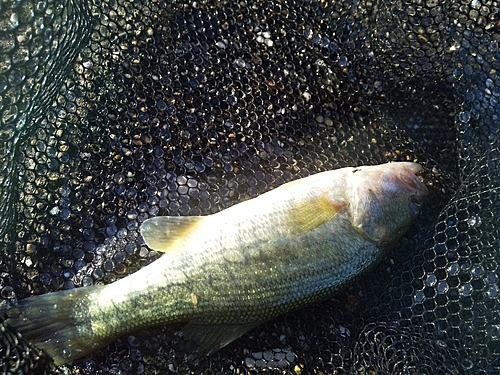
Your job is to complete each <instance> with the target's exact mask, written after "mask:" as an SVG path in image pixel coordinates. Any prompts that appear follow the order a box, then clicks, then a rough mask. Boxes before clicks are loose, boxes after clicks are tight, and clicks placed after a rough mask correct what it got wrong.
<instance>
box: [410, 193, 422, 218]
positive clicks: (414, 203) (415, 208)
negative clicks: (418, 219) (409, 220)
mask: <svg viewBox="0 0 500 375" xmlns="http://www.w3.org/2000/svg"><path fill="white" fill-rule="evenodd" d="M421 204H422V202H420V200H419V199H418V198H417V197H416V196H411V197H410V210H411V211H412V213H413V214H414V215H417V214H418V213H419V211H420V206H421Z"/></svg>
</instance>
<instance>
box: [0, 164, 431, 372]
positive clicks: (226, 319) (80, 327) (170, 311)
mask: <svg viewBox="0 0 500 375" xmlns="http://www.w3.org/2000/svg"><path fill="white" fill-rule="evenodd" d="M421 170H422V167H421V166H420V165H419V164H416V163H412V162H394V163H387V164H381V165H375V166H359V167H348V168H341V169H336V170H330V171H325V172H320V173H317V174H313V175H311V176H308V177H305V178H301V179H297V180H294V181H291V182H288V183H286V184H283V185H281V186H279V187H277V188H275V189H274V190H271V191H269V192H266V193H264V194H262V195H260V196H257V197H255V198H253V199H249V200H247V201H244V202H241V203H238V204H235V205H233V206H231V207H229V208H227V209H225V210H222V211H220V212H217V213H215V214H211V215H207V216H157V217H152V218H149V219H147V220H145V221H144V222H143V223H142V224H141V226H140V233H141V235H142V237H143V239H144V242H145V244H146V245H147V246H148V247H149V248H151V249H154V250H156V251H159V252H162V253H163V254H162V256H161V257H160V258H159V259H157V260H156V261H154V262H152V263H151V264H149V265H147V266H145V267H143V268H142V269H140V270H138V271H137V272H135V273H133V274H131V275H129V276H126V277H124V278H122V279H120V280H118V281H116V282H114V283H111V284H108V285H94V286H87V287H81V288H74V289H70V290H64V291H57V292H51V293H47V294H44V295H38V296H32V297H28V298H25V299H21V300H19V301H18V302H16V303H4V306H2V307H0V316H1V317H2V318H3V319H4V322H5V323H6V324H7V325H9V326H11V327H13V328H15V329H16V330H17V331H18V332H20V333H21V334H22V335H23V336H24V337H25V338H27V339H28V340H30V341H31V342H33V343H34V344H35V345H36V346H37V347H39V348H41V349H43V350H44V351H45V352H46V353H47V354H48V355H50V356H51V357H52V359H53V360H54V363H55V365H62V364H65V363H69V362H72V361H74V360H76V359H79V358H82V357H85V356H88V355H89V354H91V353H92V352H94V351H96V350H98V349H100V348H102V347H104V346H106V345H108V344H109V343H111V342H112V341H113V340H115V339H116V338H118V337H120V336H123V335H126V334H129V333H132V332H134V331H138V330H141V329H144V328H147V327H154V326H159V325H167V324H172V323H185V326H184V327H183V329H182V332H183V334H184V336H185V337H186V338H187V339H188V340H190V341H191V342H193V343H195V345H196V346H195V348H194V349H193V358H195V357H196V358H203V357H204V356H206V355H208V354H211V353H214V352H215V351H217V350H219V349H220V348H222V347H224V346H226V345H227V344H229V343H230V342H232V341H233V340H235V339H237V338H238V337H239V336H241V335H242V334H244V333H246V332H248V331H249V330H251V329H253V328H254V327H256V326H258V325H260V324H262V323H264V322H265V321H267V320H269V319H271V318H274V317H277V316H279V315H281V314H284V313H286V312H288V311H291V310H296V309H300V308H303V307H305V306H308V305H311V304H314V303H317V302H319V301H322V300H326V299H329V298H331V297H332V296H333V295H334V294H335V293H338V292H339V291H340V290H342V289H343V288H345V287H346V286H347V285H348V284H349V283H351V282H352V281H353V280H355V279H356V278H358V277H359V276H360V275H362V274H363V273H365V272H366V271H367V270H368V269H370V268H372V267H373V266H374V265H375V264H377V263H378V262H380V260H381V259H383V257H384V256H385V255H386V254H387V252H388V251H389V250H390V249H391V248H392V247H393V246H394V245H395V243H396V242H397V241H398V240H399V239H400V237H401V236H402V235H403V234H404V233H405V231H406V230H407V228H408V227H409V226H410V224H411V223H412V222H413V221H414V219H415V217H416V216H417V215H418V213H419V212H420V211H421V207H422V203H423V202H424V200H425V198H426V196H427V194H428V190H427V187H426V186H425V184H424V183H423V182H422V181H421V180H420V179H419V178H418V177H417V173H419V172H420V171H421ZM5 304H6V305H7V306H5Z"/></svg>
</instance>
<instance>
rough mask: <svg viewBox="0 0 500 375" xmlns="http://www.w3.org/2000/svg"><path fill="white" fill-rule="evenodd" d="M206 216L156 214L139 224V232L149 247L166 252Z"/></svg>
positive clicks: (195, 227) (194, 228)
mask: <svg viewBox="0 0 500 375" xmlns="http://www.w3.org/2000/svg"><path fill="white" fill-rule="evenodd" d="M206 218H207V217H206V216H157V217H153V218H151V219H147V220H146V221H144V223H142V225H141V234H142V237H143V238H144V241H145V242H146V245H148V246H149V247H150V248H151V249H153V250H156V251H162V252H167V251H169V250H170V249H172V248H174V246H173V245H174V243H175V242H177V241H179V240H182V239H183V238H184V237H185V236H187V235H188V234H189V233H191V232H193V231H194V230H196V229H197V228H198V227H199V226H200V224H201V223H202V222H203V220H205V219H206Z"/></svg>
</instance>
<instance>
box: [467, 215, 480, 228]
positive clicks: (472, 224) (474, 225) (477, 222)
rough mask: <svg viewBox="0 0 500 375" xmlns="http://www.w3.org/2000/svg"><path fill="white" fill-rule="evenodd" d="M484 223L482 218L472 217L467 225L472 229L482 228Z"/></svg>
mask: <svg viewBox="0 0 500 375" xmlns="http://www.w3.org/2000/svg"><path fill="white" fill-rule="evenodd" d="M481 223H482V220H481V217H480V216H471V217H470V218H469V219H468V220H467V224H468V225H469V227H470V228H477V227H478V226H480V225H481Z"/></svg>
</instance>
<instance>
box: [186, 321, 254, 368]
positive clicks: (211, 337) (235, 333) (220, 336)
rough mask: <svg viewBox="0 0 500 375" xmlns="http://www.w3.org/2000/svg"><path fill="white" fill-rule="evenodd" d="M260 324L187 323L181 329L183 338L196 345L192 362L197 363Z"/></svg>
mask: <svg viewBox="0 0 500 375" xmlns="http://www.w3.org/2000/svg"><path fill="white" fill-rule="evenodd" d="M258 325H260V323H252V324H201V323H192V322H190V323H188V324H186V326H184V328H183V329H182V332H183V333H184V336H185V337H186V338H187V339H189V340H192V341H193V342H194V343H195V344H196V345H197V347H196V351H195V353H193V354H192V358H191V359H192V360H194V361H199V360H200V359H202V358H203V357H205V356H207V355H209V354H211V353H214V352H216V351H217V350H219V349H221V348H223V347H224V346H226V345H228V344H229V343H230V342H232V341H234V340H236V339H237V338H238V337H240V336H241V335H243V334H244V333H246V332H248V331H250V330H251V329H252V328H255V327H257V326H258Z"/></svg>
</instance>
